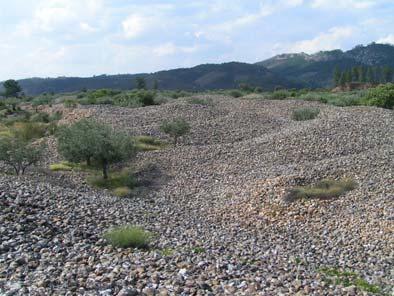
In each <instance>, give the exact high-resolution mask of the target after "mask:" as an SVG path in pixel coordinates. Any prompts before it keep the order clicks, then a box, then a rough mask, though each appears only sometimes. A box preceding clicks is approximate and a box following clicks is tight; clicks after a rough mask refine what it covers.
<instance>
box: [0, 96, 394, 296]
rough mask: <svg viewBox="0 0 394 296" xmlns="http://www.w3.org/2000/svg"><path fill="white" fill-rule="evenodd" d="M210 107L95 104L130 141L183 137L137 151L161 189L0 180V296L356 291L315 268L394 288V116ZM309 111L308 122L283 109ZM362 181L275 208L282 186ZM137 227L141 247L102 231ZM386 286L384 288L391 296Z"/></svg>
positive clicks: (277, 106) (285, 104) (275, 105)
mask: <svg viewBox="0 0 394 296" xmlns="http://www.w3.org/2000/svg"><path fill="white" fill-rule="evenodd" d="M213 102H214V104H213V105H212V106H201V105H191V104H188V103H187V102H186V101H182V100H179V101H176V102H173V103H169V104H166V105H162V106H153V107H145V108H138V109H125V108H116V107H108V106H100V107H95V108H91V110H90V111H89V114H92V116H95V117H97V118H99V119H100V120H103V121H106V122H108V123H111V124H112V125H114V126H115V127H117V128H119V129H126V130H128V131H129V132H130V133H132V134H151V135H157V136H160V137H163V138H164V135H162V134H160V132H158V126H159V124H160V122H161V121H162V120H164V119H170V118H173V117H178V116H179V117H184V118H186V119H188V120H189V121H190V122H191V126H192V133H191V135H190V136H189V137H188V138H187V139H185V140H184V142H183V143H182V145H179V146H178V147H169V148H166V149H165V150H161V151H156V152H145V153H141V154H140V155H139V156H138V159H137V161H136V166H137V167H144V166H147V165H148V164H150V163H153V164H155V167H156V168H157V169H158V170H160V171H161V173H162V175H161V177H159V176H160V174H156V176H157V178H158V179H160V180H161V182H158V184H160V186H156V187H154V188H152V189H151V190H149V191H147V193H146V194H145V195H141V196H136V197H134V198H132V199H119V198H115V197H111V196H109V195H108V194H106V193H105V192H99V191H95V190H92V189H91V188H89V187H88V186H86V185H84V184H82V183H81V182H80V179H79V178H78V176H69V175H61V174H59V175H57V176H52V177H50V178H49V177H47V179H45V176H39V175H35V176H28V177H25V178H16V177H13V176H5V175H3V176H0V235H1V240H0V295H1V293H3V294H5V295H363V294H368V293H367V292H363V291H361V289H359V288H357V287H354V286H350V287H343V286H341V285H333V284H329V283H328V282H327V281H326V279H325V276H324V274H323V273H322V272H321V269H322V268H327V267H338V268H344V269H346V270H351V271H354V272H357V273H359V274H360V276H361V277H362V278H364V279H366V280H367V281H369V282H371V283H374V284H376V285H378V286H380V287H381V289H382V291H383V292H384V293H386V294H388V295H390V293H391V292H392V284H393V266H394V261H393V258H394V257H393V255H394V253H393V250H394V248H393V246H394V233H393V229H394V227H393V223H394V207H393V202H394V137H393V135H394V113H393V111H389V110H383V109H378V108H367V107H351V108H337V107H332V106H327V105H319V104H316V103H310V102H301V101H265V100H240V99H230V98H225V97H214V100H213ZM304 105H305V106H306V105H308V106H309V105H314V106H315V105H318V106H319V108H320V109H321V114H320V115H319V118H318V119H315V120H312V121H306V122H294V121H292V120H291V119H290V114H291V111H292V110H293V109H294V108H296V107H299V106H304ZM342 176H349V177H352V178H354V179H355V180H357V182H358V184H359V186H358V188H357V189H356V190H354V191H351V192H349V193H348V194H347V195H346V196H343V197H341V198H339V199H337V200H331V201H317V200H314V201H297V202H295V203H293V204H290V205H289V204H285V203H284V202H283V201H282V197H283V194H284V192H285V191H286V189H288V188H289V187H291V186H294V185H298V184H308V183H311V182H314V181H316V180H319V179H321V178H324V177H334V178H335V177H342ZM125 223H130V224H139V225H142V226H144V227H145V228H147V229H148V230H150V231H152V232H154V233H155V234H156V239H155V241H154V243H153V245H152V248H151V250H149V251H139V250H131V249H127V250H122V249H115V248H112V247H110V246H108V245H106V244H105V242H104V240H103V239H102V232H103V231H104V230H106V229H107V228H109V227H111V226H114V225H122V224H125ZM390 291H391V292H390Z"/></svg>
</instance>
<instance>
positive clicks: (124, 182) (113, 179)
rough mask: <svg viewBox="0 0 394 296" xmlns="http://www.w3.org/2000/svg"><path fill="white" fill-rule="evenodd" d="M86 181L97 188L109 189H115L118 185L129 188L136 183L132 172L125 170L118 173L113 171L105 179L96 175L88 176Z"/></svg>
mask: <svg viewBox="0 0 394 296" xmlns="http://www.w3.org/2000/svg"><path fill="white" fill-rule="evenodd" d="M88 182H89V183H90V184H91V185H93V186H96V187H98V188H103V189H109V190H115V189H116V188H120V187H123V188H124V187H127V188H129V189H133V188H134V187H135V186H136V183H137V182H136V180H135V178H134V174H133V173H132V172H130V171H127V170H126V171H124V172H120V173H113V174H111V176H109V177H108V178H107V179H103V178H101V177H97V176H94V177H90V178H88Z"/></svg>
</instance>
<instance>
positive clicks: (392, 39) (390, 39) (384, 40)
mask: <svg viewBox="0 0 394 296" xmlns="http://www.w3.org/2000/svg"><path fill="white" fill-rule="evenodd" d="M377 43H389V44H393V45H394V34H389V35H387V36H386V37H384V38H380V39H379V40H377Z"/></svg>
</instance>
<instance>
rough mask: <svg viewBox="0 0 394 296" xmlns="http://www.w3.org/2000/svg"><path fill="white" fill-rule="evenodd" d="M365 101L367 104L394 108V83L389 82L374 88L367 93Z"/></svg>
mask: <svg viewBox="0 0 394 296" xmlns="http://www.w3.org/2000/svg"><path fill="white" fill-rule="evenodd" d="M363 103H364V104H365V105H367V106H376V107H381V108H387V109H393V108H394V83H387V84H384V85H379V86H378V87H376V88H372V89H370V90H369V92H368V93H367V95H366V97H365V99H364V100H363Z"/></svg>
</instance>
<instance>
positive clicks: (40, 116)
mask: <svg viewBox="0 0 394 296" xmlns="http://www.w3.org/2000/svg"><path fill="white" fill-rule="evenodd" d="M30 121H32V122H43V123H48V122H49V121H50V118H49V114H48V113H46V112H39V113H35V114H33V115H32V116H31V117H30Z"/></svg>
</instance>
